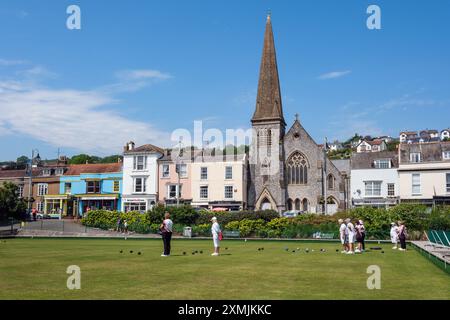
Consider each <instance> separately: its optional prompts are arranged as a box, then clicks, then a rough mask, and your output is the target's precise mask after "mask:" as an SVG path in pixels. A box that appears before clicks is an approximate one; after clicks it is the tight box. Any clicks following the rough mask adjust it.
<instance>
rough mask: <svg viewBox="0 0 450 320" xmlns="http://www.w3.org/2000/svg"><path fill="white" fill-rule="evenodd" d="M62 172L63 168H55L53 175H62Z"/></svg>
mask: <svg viewBox="0 0 450 320" xmlns="http://www.w3.org/2000/svg"><path fill="white" fill-rule="evenodd" d="M63 174H64V169H63V168H57V169H55V175H57V176H62V175H63Z"/></svg>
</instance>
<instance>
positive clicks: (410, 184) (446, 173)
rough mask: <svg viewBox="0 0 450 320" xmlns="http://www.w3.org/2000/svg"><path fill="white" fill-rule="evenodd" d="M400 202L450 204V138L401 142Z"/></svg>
mask: <svg viewBox="0 0 450 320" xmlns="http://www.w3.org/2000/svg"><path fill="white" fill-rule="evenodd" d="M398 175H399V183H400V198H401V202H416V203H422V204H426V205H430V206H431V205H441V204H446V205H449V204H450V141H434V142H428V143H420V142H418V143H401V144H400V147H399V168H398Z"/></svg>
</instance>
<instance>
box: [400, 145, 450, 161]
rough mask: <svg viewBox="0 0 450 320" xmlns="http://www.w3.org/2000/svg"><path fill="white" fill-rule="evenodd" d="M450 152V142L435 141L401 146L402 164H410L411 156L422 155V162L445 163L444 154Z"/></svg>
mask: <svg viewBox="0 0 450 320" xmlns="http://www.w3.org/2000/svg"><path fill="white" fill-rule="evenodd" d="M444 151H450V141H434V142H428V143H402V144H400V162H401V163H402V164H403V163H409V160H410V154H411V153H416V152H419V153H421V157H422V162H436V161H443V159H442V153H443V152H444Z"/></svg>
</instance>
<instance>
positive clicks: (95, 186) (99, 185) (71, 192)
mask: <svg viewBox="0 0 450 320" xmlns="http://www.w3.org/2000/svg"><path fill="white" fill-rule="evenodd" d="M59 187H60V194H61V195H67V199H66V200H65V201H66V203H65V204H64V213H65V215H68V216H76V215H78V216H83V215H84V214H85V213H86V212H89V211H90V210H97V209H105V210H120V209H121V207H122V203H121V201H122V198H121V193H122V164H121V163H107V164H82V165H71V166H69V168H68V170H67V172H66V173H65V174H64V176H61V177H60V185H59Z"/></svg>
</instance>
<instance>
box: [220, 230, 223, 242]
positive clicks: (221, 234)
mask: <svg viewBox="0 0 450 320" xmlns="http://www.w3.org/2000/svg"><path fill="white" fill-rule="evenodd" d="M222 239H223V233H222V231H220V232H219V240H220V241H222Z"/></svg>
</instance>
